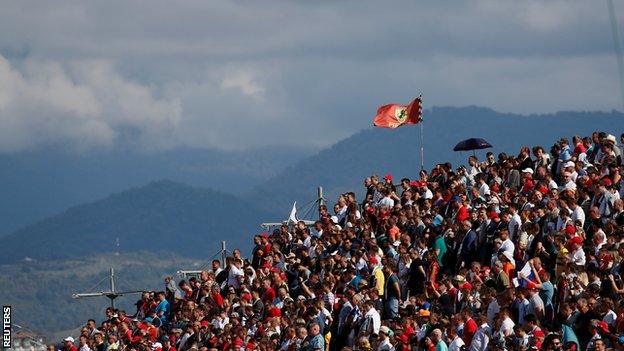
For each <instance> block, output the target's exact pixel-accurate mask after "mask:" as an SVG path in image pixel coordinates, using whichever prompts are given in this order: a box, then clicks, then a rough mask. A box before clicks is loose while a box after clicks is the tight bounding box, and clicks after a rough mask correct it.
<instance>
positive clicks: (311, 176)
mask: <svg viewBox="0 0 624 351" xmlns="http://www.w3.org/2000/svg"><path fill="white" fill-rule="evenodd" d="M423 127H424V145H425V167H426V168H427V169H428V170H429V169H431V167H432V166H433V165H434V164H436V163H441V162H446V161H450V162H452V163H453V165H454V166H459V165H460V164H466V163H467V162H466V159H467V157H468V156H469V155H471V154H472V153H466V152H453V146H455V144H456V143H457V142H459V141H460V140H463V139H467V138H470V137H481V138H485V139H486V140H488V141H489V142H490V143H491V144H492V145H493V146H494V148H492V149H490V150H491V151H493V152H495V153H499V152H503V151H504V152H507V153H511V154H518V152H519V150H520V147H521V146H523V145H528V146H534V145H542V146H544V148H545V149H546V150H547V151H548V150H549V148H550V146H551V145H552V144H553V143H554V142H555V141H556V140H557V139H558V138H560V137H563V136H566V137H568V138H571V136H572V135H574V134H581V135H589V134H590V133H591V132H592V131H595V130H603V131H608V132H610V133H612V134H614V135H617V136H618V139H619V135H620V133H622V132H624V114H622V113H620V112H558V113H555V114H543V115H530V116H523V115H516V114H508V113H499V112H496V111H494V110H492V109H488V108H482V107H473V106H472V107H458V108H455V107H434V108H433V109H431V110H427V111H425V113H424V124H423ZM486 151H488V150H485V151H479V152H478V153H477V154H478V156H480V157H481V159H483V158H484V156H485V152H486ZM419 170H420V128H419V126H405V127H401V128H398V129H396V130H387V129H373V128H371V129H367V130H363V131H361V132H359V133H357V134H355V135H353V136H351V137H349V138H347V139H344V140H342V141H340V142H338V143H336V144H335V145H333V146H331V147H329V148H327V149H325V150H323V151H321V152H319V153H318V154H316V155H314V156H311V157H309V158H307V159H304V160H302V161H300V162H298V163H297V164H295V165H293V166H291V167H288V168H287V169H285V170H284V171H282V172H281V173H280V174H278V175H276V176H275V177H273V178H272V179H269V180H267V181H266V182H264V183H262V184H259V185H257V186H256V187H255V188H254V189H253V190H252V191H251V192H250V193H249V194H248V195H247V198H249V199H252V200H256V201H255V202H256V203H258V204H264V205H265V206H267V207H270V208H272V209H274V210H277V211H279V213H288V211H289V210H290V208H291V206H292V204H293V201H294V200H297V203H298V204H301V203H305V202H308V201H310V200H312V199H314V198H315V196H316V187H317V186H323V187H324V190H325V194H326V198H327V199H328V200H329V201H330V202H331V203H333V201H335V199H336V196H337V195H338V194H339V193H340V192H345V191H361V190H362V189H363V187H362V180H363V179H364V177H366V176H369V175H371V174H373V173H375V174H378V175H379V176H383V175H384V174H387V173H391V174H393V175H394V176H395V178H396V180H395V181H396V182H398V181H399V180H400V177H403V176H407V177H417V176H418V171H419ZM260 199H270V201H260Z"/></svg>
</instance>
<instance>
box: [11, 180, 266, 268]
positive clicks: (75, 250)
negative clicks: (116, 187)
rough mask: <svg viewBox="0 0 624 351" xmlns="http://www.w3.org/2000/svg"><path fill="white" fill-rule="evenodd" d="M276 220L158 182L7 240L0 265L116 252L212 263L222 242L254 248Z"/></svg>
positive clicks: (219, 195) (235, 202) (232, 200)
mask: <svg viewBox="0 0 624 351" xmlns="http://www.w3.org/2000/svg"><path fill="white" fill-rule="evenodd" d="M275 217H276V215H275V214H273V213H271V212H270V211H266V210H259V209H257V208H256V207H254V206H253V205H252V204H250V203H246V202H244V201H242V200H240V199H238V198H236V197H234V196H232V195H229V194H225V193H223V192H219V191H215V190H210V189H201V188H195V187H191V186H188V185H184V184H180V183H175V182H172V181H167V180H165V181H158V182H153V183H150V184H148V185H146V186H143V187H140V188H134V189H130V190H127V191H124V192H121V193H117V194H113V195H111V196H109V197H107V198H105V199H102V200H98V201H95V202H93V203H89V204H86V205H81V206H76V207H72V208H70V209H68V210H67V211H65V212H63V213H61V214H59V215H57V216H54V217H51V218H47V219H44V220H42V221H40V222H38V223H36V224H33V225H30V226H26V227H24V228H22V229H20V230H18V231H16V232H14V233H12V234H10V235H8V236H6V237H4V238H3V241H2V246H1V247H0V264H4V263H12V262H17V261H20V260H23V259H25V258H26V257H29V258H31V259H35V260H49V259H63V258H81V257H87V256H90V255H96V254H103V253H107V252H113V251H116V250H117V248H116V246H115V242H116V238H119V240H120V251H121V252H137V251H149V252H171V253H176V254H179V255H183V256H185V257H196V258H206V257H211V256H212V255H214V254H215V253H216V252H217V251H218V250H219V249H220V240H227V241H228V245H230V248H232V247H239V248H249V247H250V245H251V237H252V236H253V235H254V234H257V233H258V232H259V231H260V230H261V228H260V226H259V223H260V222H262V221H263V220H269V219H272V218H275Z"/></svg>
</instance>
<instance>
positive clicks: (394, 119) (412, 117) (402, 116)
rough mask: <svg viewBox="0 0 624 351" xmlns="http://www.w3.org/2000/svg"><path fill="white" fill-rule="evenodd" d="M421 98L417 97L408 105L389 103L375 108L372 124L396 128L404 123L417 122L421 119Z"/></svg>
mask: <svg viewBox="0 0 624 351" xmlns="http://www.w3.org/2000/svg"><path fill="white" fill-rule="evenodd" d="M421 103H422V100H421V98H420V97H417V98H416V99H414V101H412V102H411V103H410V104H409V105H398V104H389V105H384V106H381V107H379V108H378V109H377V116H375V119H374V120H373V125H374V126H375V127H380V128H397V127H400V126H403V125H406V124H418V123H420V121H421V120H422V118H421V116H422V106H421Z"/></svg>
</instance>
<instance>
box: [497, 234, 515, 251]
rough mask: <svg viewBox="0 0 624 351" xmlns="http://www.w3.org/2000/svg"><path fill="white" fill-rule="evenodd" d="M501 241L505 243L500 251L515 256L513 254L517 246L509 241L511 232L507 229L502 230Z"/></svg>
mask: <svg viewBox="0 0 624 351" xmlns="http://www.w3.org/2000/svg"><path fill="white" fill-rule="evenodd" d="M500 239H501V240H502V242H503V243H502V244H501V246H500V250H503V251H505V252H509V253H510V254H511V255H512V256H513V253H514V251H515V250H516V245H514V243H513V242H512V241H511V240H510V239H509V231H508V229H507V228H503V229H502V230H501V232H500Z"/></svg>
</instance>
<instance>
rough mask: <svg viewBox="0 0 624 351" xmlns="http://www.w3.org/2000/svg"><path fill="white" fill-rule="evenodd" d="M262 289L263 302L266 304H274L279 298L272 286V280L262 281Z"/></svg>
mask: <svg viewBox="0 0 624 351" xmlns="http://www.w3.org/2000/svg"><path fill="white" fill-rule="evenodd" d="M262 287H263V288H264V293H263V294H262V302H264V304H267V303H273V300H274V299H275V297H276V296H277V294H276V293H275V289H273V287H272V286H271V280H269V279H265V280H263V281H262Z"/></svg>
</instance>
